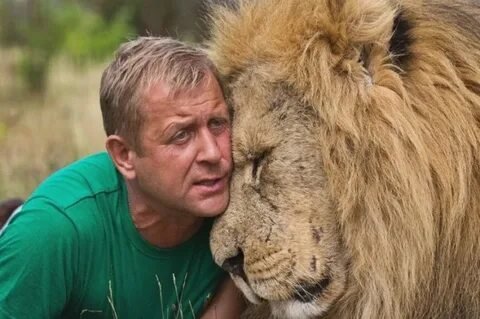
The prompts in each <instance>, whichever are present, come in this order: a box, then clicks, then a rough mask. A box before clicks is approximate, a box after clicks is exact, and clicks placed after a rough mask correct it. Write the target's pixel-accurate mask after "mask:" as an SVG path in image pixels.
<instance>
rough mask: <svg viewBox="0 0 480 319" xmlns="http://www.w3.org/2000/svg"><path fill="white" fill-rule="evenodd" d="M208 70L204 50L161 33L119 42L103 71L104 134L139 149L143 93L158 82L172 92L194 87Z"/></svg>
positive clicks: (142, 117) (211, 71)
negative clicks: (112, 57) (113, 136)
mask: <svg viewBox="0 0 480 319" xmlns="http://www.w3.org/2000/svg"><path fill="white" fill-rule="evenodd" d="M208 74H216V70H215V67H214V66H213V64H212V62H211V61H210V60H209V59H208V57H207V55H206V53H205V52H204V51H202V50H201V49H199V48H195V47H193V46H190V45H188V44H185V43H183V42H180V41H177V40H174V39H171V38H164V37H153V36H148V37H138V38H136V39H135V40H132V41H128V42H126V43H124V44H122V45H121V46H120V47H119V49H118V50H117V52H116V54H115V58H114V60H113V61H112V63H110V65H108V67H107V68H106V69H105V71H104V72H103V75H102V80H101V84H100V106H101V110H102V116H103V126H104V129H105V132H106V134H107V136H109V135H113V134H116V135H119V136H122V137H123V138H125V139H126V140H127V142H128V143H129V144H130V146H131V147H132V148H133V149H134V150H136V151H137V152H141V143H140V141H139V135H140V131H141V127H142V125H143V122H144V116H143V115H142V112H141V106H142V104H143V102H144V101H143V100H144V96H145V93H146V92H147V90H149V89H150V87H151V86H152V85H154V84H157V83H162V84H165V85H167V86H168V88H169V90H170V92H171V94H176V93H178V92H180V91H182V92H183V91H189V90H191V89H193V88H195V87H197V86H198V85H199V84H200V83H201V82H202V80H203V79H204V78H205V77H206V76H207V75H208Z"/></svg>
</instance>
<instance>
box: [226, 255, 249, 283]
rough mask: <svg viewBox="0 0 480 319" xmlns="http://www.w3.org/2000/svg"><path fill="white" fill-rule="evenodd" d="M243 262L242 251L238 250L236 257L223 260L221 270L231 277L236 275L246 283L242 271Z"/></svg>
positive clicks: (245, 277)
mask: <svg viewBox="0 0 480 319" xmlns="http://www.w3.org/2000/svg"><path fill="white" fill-rule="evenodd" d="M243 262H244V255H243V251H241V250H239V252H238V254H237V255H236V256H233V257H230V258H227V259H225V261H224V262H223V264H222V268H223V269H224V270H225V271H228V272H229V273H231V274H233V275H237V276H239V277H241V278H243V280H245V282H246V281H247V276H246V275H245V271H244V269H243Z"/></svg>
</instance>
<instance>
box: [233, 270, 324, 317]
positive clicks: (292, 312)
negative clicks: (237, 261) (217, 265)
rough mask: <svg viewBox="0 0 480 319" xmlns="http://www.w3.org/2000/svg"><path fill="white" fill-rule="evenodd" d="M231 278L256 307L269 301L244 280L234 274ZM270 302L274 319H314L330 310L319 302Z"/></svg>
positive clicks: (292, 300)
mask: <svg viewBox="0 0 480 319" xmlns="http://www.w3.org/2000/svg"><path fill="white" fill-rule="evenodd" d="M230 276H231V277H232V279H233V281H234V282H235V284H236V285H237V287H238V288H239V289H240V290H241V291H242V292H243V294H244V295H245V297H246V298H247V299H248V301H250V302H251V303H253V304H256V305H259V304H262V303H264V302H266V301H267V300H265V299H263V298H261V297H260V296H259V295H257V294H256V293H255V292H254V291H253V289H252V288H251V287H250V286H249V285H248V284H247V283H246V282H245V280H244V279H243V278H241V277H240V276H236V275H232V274H231V275H230ZM268 302H269V304H270V308H271V311H272V315H273V316H274V318H284V319H297V318H299V319H300V318H303V319H306V318H314V317H318V316H321V315H323V314H325V313H326V312H327V310H328V305H324V306H322V305H321V304H319V303H318V300H313V301H310V302H304V301H298V300H294V299H291V300H276V301H272V300H270V301H268Z"/></svg>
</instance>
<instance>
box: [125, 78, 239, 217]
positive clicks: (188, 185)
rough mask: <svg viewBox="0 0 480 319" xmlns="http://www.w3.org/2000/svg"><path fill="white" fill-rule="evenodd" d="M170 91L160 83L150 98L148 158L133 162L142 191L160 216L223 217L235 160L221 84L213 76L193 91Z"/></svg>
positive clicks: (146, 108)
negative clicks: (232, 154)
mask: <svg viewBox="0 0 480 319" xmlns="http://www.w3.org/2000/svg"><path fill="white" fill-rule="evenodd" d="M169 93H170V92H169V88H168V86H166V85H164V84H162V83H158V84H156V85H154V86H153V87H152V88H151V89H150V90H149V91H147V94H146V98H145V103H144V104H143V108H142V110H141V112H143V115H144V119H145V122H144V125H143V127H142V129H141V132H140V136H141V138H140V141H141V145H142V150H143V154H142V156H137V157H135V162H134V165H135V173H136V184H137V187H138V190H139V191H140V193H141V194H142V195H143V196H144V199H145V200H146V201H147V203H148V205H149V206H150V207H151V208H152V209H155V210H158V211H159V212H160V213H166V214H175V215H184V216H185V215H190V216H197V217H210V216H216V215H218V214H221V213H222V212H223V211H224V210H225V209H226V207H227V204H228V199H229V179H230V173H231V169H232V158H231V141H230V119H229V113H228V109H227V105H226V103H225V101H224V98H223V94H222V91H221V89H220V86H219V84H218V82H217V81H216V80H215V79H214V78H213V75H210V76H209V77H206V78H205V79H204V80H203V82H202V83H201V84H200V85H199V86H198V87H197V88H195V89H193V90H191V91H190V92H180V93H178V94H176V95H175V96H171V95H169Z"/></svg>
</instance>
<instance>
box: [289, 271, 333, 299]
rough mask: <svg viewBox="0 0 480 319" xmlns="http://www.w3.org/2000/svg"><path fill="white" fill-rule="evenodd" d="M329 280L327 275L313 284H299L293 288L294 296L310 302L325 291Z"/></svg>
mask: <svg viewBox="0 0 480 319" xmlns="http://www.w3.org/2000/svg"><path fill="white" fill-rule="evenodd" d="M331 281H332V279H331V278H330V276H327V277H325V278H323V279H322V280H320V281H318V282H316V283H314V284H311V283H305V284H300V285H298V286H297V287H296V288H295V294H294V298H295V299H296V300H298V301H301V302H312V301H313V300H315V299H316V298H318V296H320V295H321V294H322V293H323V292H324V291H325V289H326V288H327V287H328V286H329V285H330V283H331Z"/></svg>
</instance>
